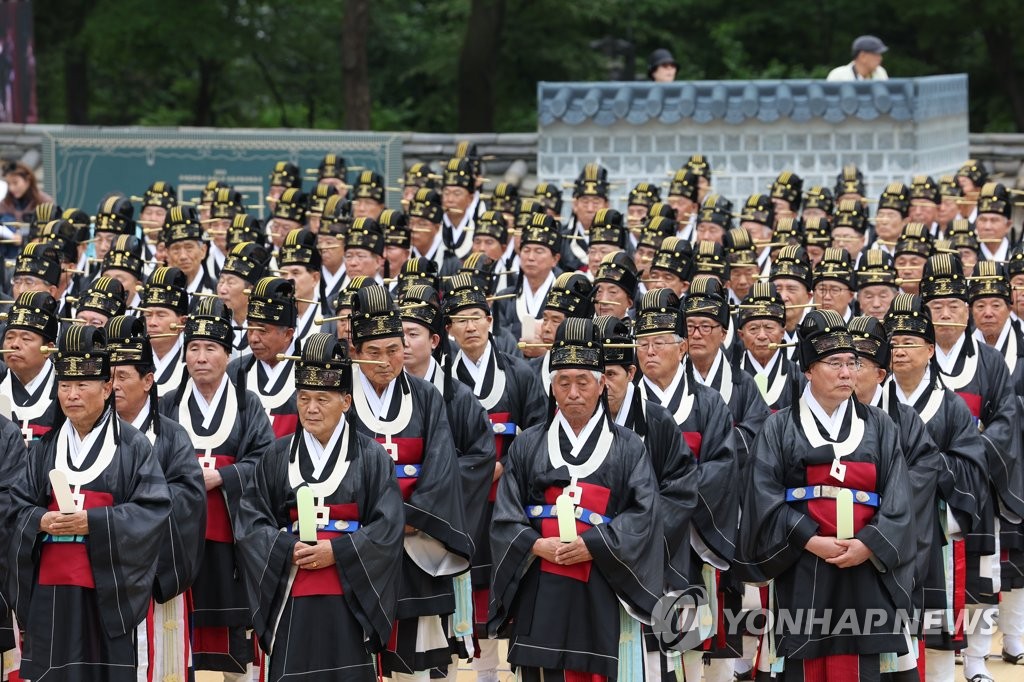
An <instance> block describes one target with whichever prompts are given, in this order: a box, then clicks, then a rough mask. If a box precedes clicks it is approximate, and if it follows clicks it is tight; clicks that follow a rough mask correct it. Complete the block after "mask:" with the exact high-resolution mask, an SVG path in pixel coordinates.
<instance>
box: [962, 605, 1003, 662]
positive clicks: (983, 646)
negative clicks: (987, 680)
mask: <svg viewBox="0 0 1024 682" xmlns="http://www.w3.org/2000/svg"><path fill="white" fill-rule="evenodd" d="M995 608H996V607H995V606H992V605H990V604H968V605H967V610H968V611H970V614H969V620H968V621H967V622H968V623H977V624H976V625H975V626H974V629H973V630H972V631H971V632H968V633H967V647H966V648H965V649H964V677H966V678H967V679H968V680H970V679H971V678H972V677H974V676H975V675H988V676H989V677H992V673H990V672H989V671H988V666H987V665H985V657H986V656H988V655H989V653H990V652H991V651H992V632H991V631H990V629H989V628H988V627H987V625H986V618H985V617H984V615H983V614H979V613H977V612H979V611H982V612H984V611H987V610H995ZM975 618H976V619H977V620H975Z"/></svg>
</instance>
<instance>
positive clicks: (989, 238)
mask: <svg viewBox="0 0 1024 682" xmlns="http://www.w3.org/2000/svg"><path fill="white" fill-rule="evenodd" d="M975 210H977V212H978V216H977V218H976V219H975V221H974V229H975V230H976V231H977V233H978V241H980V242H981V258H983V259H984V260H994V261H1004V260H1006V259H1007V258H1008V257H1009V256H1008V254H1009V252H1010V240H1009V238H1008V236H1009V234H1010V227H1012V223H1011V222H1010V216H1011V215H1012V213H1013V202H1012V201H1011V200H1010V193H1009V192H1008V191H1007V190H1006V187H1005V186H1004V185H1002V184H1001V183H997V182H989V183H986V184H985V185H984V186H983V187H982V188H981V195H980V196H979V197H978V205H977V208H976V209H975Z"/></svg>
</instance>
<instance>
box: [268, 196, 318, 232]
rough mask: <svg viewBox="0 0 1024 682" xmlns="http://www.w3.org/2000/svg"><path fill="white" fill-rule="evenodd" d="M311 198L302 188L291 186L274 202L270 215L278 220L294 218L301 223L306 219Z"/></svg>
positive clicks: (293, 219)
mask: <svg viewBox="0 0 1024 682" xmlns="http://www.w3.org/2000/svg"><path fill="white" fill-rule="evenodd" d="M307 206H309V199H308V198H306V195H305V194H303V193H302V190H301V189H296V188H294V187H290V188H288V189H286V190H285V191H284V194H282V195H281V196H280V197H278V199H277V201H276V202H274V210H273V211H271V214H270V217H271V218H277V219H278V220H292V221H294V222H296V223H299V224H300V225H301V224H302V223H303V222H305V220H306V207H307Z"/></svg>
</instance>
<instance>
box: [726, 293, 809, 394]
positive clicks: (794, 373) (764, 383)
mask: <svg viewBox="0 0 1024 682" xmlns="http://www.w3.org/2000/svg"><path fill="white" fill-rule="evenodd" d="M736 324H737V326H738V327H739V329H738V330H737V331H738V333H737V336H738V337H739V339H740V341H742V344H735V345H734V350H733V352H734V354H735V353H736V352H741V353H742V354H743V355H742V358H741V359H740V361H739V367H740V369H742V370H744V371H746V372H747V373H748V374H750V375H751V376H753V377H754V383H755V384H756V385H757V388H758V390H759V391H760V392H761V397H762V398H763V399H764V401H765V403H766V404H767V405H768V407H769V409H771V411H772V412H778V411H779V410H781V409H782V408H783V407H788V406H789V405H790V403H791V402H792V398H793V396H794V395H799V393H800V391H802V390H803V386H804V377H803V375H802V374H801V373H800V372H799V370H798V369H797V367H796V365H795V364H794V363H793V362H792V361H791V360H790V359H789V358H788V357H786V352H785V347H784V346H783V336H784V335H785V332H786V327H785V324H786V304H785V303H784V302H783V300H782V297H781V296H780V295H779V292H778V291H777V290H776V289H775V285H774V284H772V283H771V282H766V281H760V282H755V283H754V286H753V287H751V289H750V294H748V295H747V297H746V298H744V299H743V302H742V303H740V306H739V312H738V313H737V315H736Z"/></svg>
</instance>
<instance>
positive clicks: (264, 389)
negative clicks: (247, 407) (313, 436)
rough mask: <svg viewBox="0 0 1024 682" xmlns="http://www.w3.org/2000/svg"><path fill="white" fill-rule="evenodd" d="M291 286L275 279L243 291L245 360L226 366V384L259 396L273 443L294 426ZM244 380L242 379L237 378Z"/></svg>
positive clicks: (294, 343) (295, 312) (294, 340)
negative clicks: (228, 377) (246, 299)
mask: <svg viewBox="0 0 1024 682" xmlns="http://www.w3.org/2000/svg"><path fill="white" fill-rule="evenodd" d="M297 316H298V309H297V303H296V301H295V285H294V284H292V282H291V281H289V280H287V279H283V278H281V277H264V278H263V279H261V280H260V281H259V282H257V283H256V285H255V286H254V287H253V288H252V289H251V290H250V292H249V306H248V309H247V312H246V315H245V321H246V336H247V337H248V339H249V350H250V351H251V353H250V354H249V355H243V356H242V357H239V358H235V359H234V360H232V361H231V363H230V364H229V365H228V374H230V375H231V377H232V379H233V380H234V381H235V382H236V383H237V382H242V384H243V385H244V386H245V387H246V388H248V389H249V390H251V391H252V392H253V393H255V394H256V395H257V397H259V400H260V403H261V404H262V405H263V410H264V412H266V415H267V417H268V418H269V419H270V424H271V427H272V428H273V431H274V437H275V438H281V437H282V436H290V435H291V434H293V433H294V432H295V427H296V425H297V424H298V420H299V417H298V412H297V411H296V408H295V372H294V369H295V368H294V365H295V362H294V360H292V359H289V358H290V357H291V356H294V355H295V349H296V348H297V347H300V344H299V340H298V338H297V337H296V335H295V332H296V329H295V321H296V319H297ZM243 375H244V377H243Z"/></svg>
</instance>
